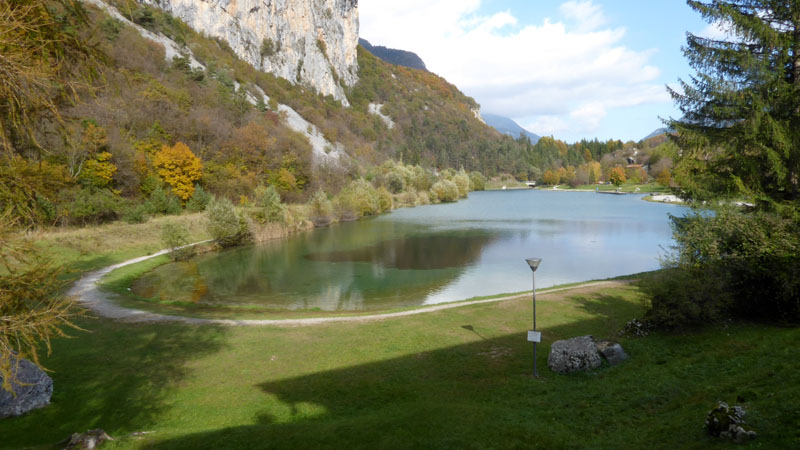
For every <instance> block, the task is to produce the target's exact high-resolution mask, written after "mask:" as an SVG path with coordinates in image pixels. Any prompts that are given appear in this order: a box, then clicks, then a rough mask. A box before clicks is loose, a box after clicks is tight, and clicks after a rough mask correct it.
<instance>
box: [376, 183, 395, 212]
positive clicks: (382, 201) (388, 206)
mask: <svg viewBox="0 0 800 450" xmlns="http://www.w3.org/2000/svg"><path fill="white" fill-rule="evenodd" d="M378 206H379V211H380V212H385V211H391V210H392V208H393V207H394V199H392V193H391V192H389V191H388V190H387V189H386V188H385V187H381V188H379V189H378Z"/></svg>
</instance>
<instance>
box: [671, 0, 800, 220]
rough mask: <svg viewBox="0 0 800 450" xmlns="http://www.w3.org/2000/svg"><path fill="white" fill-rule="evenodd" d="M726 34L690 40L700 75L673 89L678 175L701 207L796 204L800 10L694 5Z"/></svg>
mask: <svg viewBox="0 0 800 450" xmlns="http://www.w3.org/2000/svg"><path fill="white" fill-rule="evenodd" d="M688 4H689V6H690V7H692V8H693V9H694V10H695V11H697V12H699V13H700V14H701V15H702V16H703V18H704V19H706V20H707V21H709V22H711V23H717V24H720V25H721V26H722V27H723V28H725V30H726V31H727V32H728V35H727V37H726V38H723V39H709V38H703V37H700V36H696V35H694V34H691V33H689V34H688V35H687V44H686V46H685V47H684V48H683V52H684V55H685V56H686V58H687V59H688V60H689V64H690V65H691V66H692V68H693V69H694V70H695V71H696V72H697V73H696V75H695V76H693V77H691V80H690V81H689V82H685V81H681V89H680V90H673V89H669V91H670V94H671V95H672V98H673V99H674V100H675V102H676V103H677V105H678V107H679V108H680V110H681V112H682V113H683V118H681V119H679V120H674V119H673V120H670V121H668V123H669V125H670V126H671V127H673V128H674V129H675V130H676V136H675V140H676V141H677V143H678V144H679V145H680V147H681V148H682V149H683V152H684V153H683V156H682V158H681V159H680V161H679V162H678V165H677V167H676V170H675V172H674V173H673V175H674V177H675V179H676V181H678V183H679V184H680V185H681V187H682V189H683V190H684V192H685V193H686V194H688V195H689V196H691V197H693V198H696V199H707V198H714V197H732V196H747V197H750V198H752V199H754V200H755V201H756V203H757V204H758V206H759V207H760V208H761V209H768V210H783V211H786V209H787V208H788V209H789V210H793V211H796V210H797V206H798V205H797V202H798V199H799V198H800V2H796V1H785V0H716V1H714V2H710V3H707V2H700V1H694V0H690V1H688Z"/></svg>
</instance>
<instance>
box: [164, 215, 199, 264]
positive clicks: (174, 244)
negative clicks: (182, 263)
mask: <svg viewBox="0 0 800 450" xmlns="http://www.w3.org/2000/svg"><path fill="white" fill-rule="evenodd" d="M161 242H162V243H163V244H164V246H165V247H167V248H168V249H169V255H170V257H171V258H172V260H173V261H178V260H181V259H186V258H188V257H190V256H192V255H194V246H188V245H189V230H187V229H186V227H185V226H183V225H181V224H179V223H165V224H164V225H163V226H162V227H161Z"/></svg>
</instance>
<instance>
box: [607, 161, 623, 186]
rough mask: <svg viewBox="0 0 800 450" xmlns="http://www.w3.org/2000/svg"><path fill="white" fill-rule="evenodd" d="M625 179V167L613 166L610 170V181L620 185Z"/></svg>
mask: <svg viewBox="0 0 800 450" xmlns="http://www.w3.org/2000/svg"><path fill="white" fill-rule="evenodd" d="M625 180H626V178H625V169H624V168H622V167H620V166H617V167H612V168H611V170H610V171H609V172H608V181H610V182H612V183H613V184H614V186H617V187H619V186H620V185H622V183H624V182H625Z"/></svg>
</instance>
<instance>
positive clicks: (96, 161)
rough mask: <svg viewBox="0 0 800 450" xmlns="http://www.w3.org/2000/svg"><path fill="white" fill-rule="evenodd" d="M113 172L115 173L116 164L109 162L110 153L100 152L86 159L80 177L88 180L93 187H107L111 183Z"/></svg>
mask: <svg viewBox="0 0 800 450" xmlns="http://www.w3.org/2000/svg"><path fill="white" fill-rule="evenodd" d="M115 173H117V166H115V165H114V163H112V162H111V153H109V152H100V153H97V154H96V155H94V158H92V159H90V160H88V161H86V166H85V167H84V168H83V171H81V175H80V179H81V180H86V181H88V182H89V183H90V184H91V185H92V186H95V187H107V186H108V185H109V184H111V181H112V180H113V178H114V174H115Z"/></svg>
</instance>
